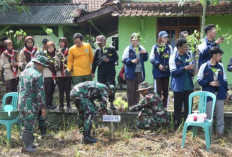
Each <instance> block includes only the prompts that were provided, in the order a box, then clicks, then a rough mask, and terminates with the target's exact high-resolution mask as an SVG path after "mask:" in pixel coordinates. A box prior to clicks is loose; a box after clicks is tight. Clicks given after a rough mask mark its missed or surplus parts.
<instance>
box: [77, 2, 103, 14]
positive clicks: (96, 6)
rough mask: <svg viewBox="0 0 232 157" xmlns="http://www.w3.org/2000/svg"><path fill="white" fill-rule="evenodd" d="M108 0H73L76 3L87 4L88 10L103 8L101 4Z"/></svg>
mask: <svg viewBox="0 0 232 157" xmlns="http://www.w3.org/2000/svg"><path fill="white" fill-rule="evenodd" d="M106 1H107V0H73V3H74V4H87V5H88V7H87V8H88V11H89V12H91V11H95V10H98V9H100V8H101V5H102V4H103V3H105V2H106Z"/></svg>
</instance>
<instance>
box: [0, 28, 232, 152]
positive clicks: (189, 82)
mask: <svg viewBox="0 0 232 157" xmlns="http://www.w3.org/2000/svg"><path fill="white" fill-rule="evenodd" d="M205 33H206V37H205V39H204V41H203V43H202V44H201V45H199V46H198V49H199V67H198V68H199V70H198V69H196V68H195V66H194V64H193V60H192V57H193V53H194V52H191V51H190V50H189V48H188V43H187V41H186V36H188V33H187V32H186V31H184V32H181V34H180V38H179V39H178V40H177V42H176V47H175V48H174V50H172V47H171V46H170V45H169V44H168V36H169V35H168V33H167V32H166V31H161V32H159V34H158V39H157V43H156V44H155V45H154V46H153V47H152V50H151V53H150V56H149V55H148V53H147V51H146V50H145V48H144V47H143V46H141V45H139V42H140V36H139V34H138V33H133V34H132V35H131V38H130V45H129V46H128V47H126V48H125V50H124V52H123V55H122V62H123V64H124V66H123V69H122V71H121V72H124V74H121V72H120V75H122V77H123V80H125V81H126V84H127V99H128V104H129V110H130V111H141V112H140V114H139V117H138V123H137V125H138V127H139V128H141V129H149V128H153V129H154V128H155V127H157V126H158V125H159V124H163V123H166V122H167V111H166V108H167V104H168V95H169V80H170V77H171V89H172V91H173V93H174V124H175V128H178V127H179V125H180V122H181V119H182V118H184V119H186V118H187V115H188V110H189V108H188V106H189V105H188V97H189V95H190V94H191V93H192V92H193V91H194V84H193V77H194V75H196V74H197V81H198V83H199V85H201V86H202V90H203V91H209V92H212V93H215V94H217V104H216V116H217V130H218V133H219V134H221V135H222V134H223V132H224V100H225V99H226V97H227V96H226V95H227V90H228V85H227V79H226V73H225V70H224V68H223V65H222V64H221V63H220V61H221V55H222V53H223V51H222V50H221V49H220V48H219V44H220V43H222V42H223V39H222V38H219V39H218V40H216V41H215V40H214V38H215V37H216V30H215V25H213V24H210V25H207V26H206V27H205ZM73 41H74V45H73V46H72V47H70V48H68V40H67V39H66V38H65V37H62V38H60V40H59V48H56V45H55V44H54V42H52V41H47V40H43V43H44V47H43V49H42V50H38V49H37V48H36V47H35V41H34V39H33V37H31V36H27V37H26V38H25V44H24V48H23V49H22V50H21V51H20V53H18V52H17V51H16V50H14V49H13V43H12V41H11V40H10V39H6V40H5V41H4V46H5V50H4V52H3V53H2V55H1V60H0V65H1V66H0V67H1V70H3V71H4V72H3V74H4V80H5V86H6V92H15V91H17V85H18V81H19V106H20V110H21V111H22V112H21V115H20V116H21V119H23V124H24V125H23V126H24V132H23V136H22V140H23V142H24V144H25V147H24V148H25V149H26V151H35V149H34V148H33V147H34V146H35V144H34V143H33V139H34V137H33V134H32V133H33V130H34V124H35V122H36V119H37V118H38V120H39V128H40V129H41V133H42V134H46V124H45V120H44V116H45V114H46V110H45V109H55V108H56V107H57V106H56V105H53V94H54V91H55V85H56V84H57V85H58V88H59V102H60V106H59V109H60V110H64V93H65V94H66V102H67V110H71V105H70V101H71V99H72V100H73V101H74V102H75V105H76V107H77V109H78V111H79V126H80V127H83V135H84V142H86V143H95V142H96V139H94V138H93V137H91V136H90V133H91V126H92V125H91V120H92V116H93V115H94V113H95V112H97V111H100V112H101V113H104V112H105V111H106V110H107V107H106V105H107V99H108V98H109V102H110V103H111V108H112V109H114V106H113V101H114V99H115V95H114V86H115V76H116V71H115V63H116V62H117V61H118V54H117V52H116V50H115V48H114V47H111V46H107V45H106V38H105V37H104V36H103V35H100V36H97V37H96V43H97V44H98V46H99V48H98V49H97V50H96V52H95V54H94V53H93V51H92V48H91V46H90V44H88V43H84V42H83V35H82V34H80V33H75V34H74V36H73ZM149 58H150V62H151V64H152V65H153V70H152V74H153V79H154V90H153V91H152V90H151V87H149V86H148V84H147V83H145V82H143V81H145V66H144V65H145V62H147V61H148V59H149ZM97 68H98V72H97V80H98V82H99V83H97V82H94V81H92V80H93V78H94V77H95V71H96V69H97ZM229 68H231V66H230V67H228V69H229ZM231 69H232V68H231ZM197 71H198V73H197ZM215 75H216V76H215ZM18 78H19V79H18ZM72 82H73V83H74V85H75V86H74V87H73V89H72V90H71V83H72ZM142 82H143V83H142ZM139 92H141V94H142V95H143V96H144V97H143V98H142V101H141V102H140V103H139V100H140V93H139ZM70 93H71V94H70ZM156 93H157V94H156ZM96 99H98V100H99V101H100V107H96V105H95V104H94V100H96ZM183 106H184V113H183V114H182V112H181V111H182V107H183ZM211 108H212V100H210V99H209V100H208V103H207V117H208V118H210V117H211V116H212V115H211V114H210V113H211V111H210V110H211Z"/></svg>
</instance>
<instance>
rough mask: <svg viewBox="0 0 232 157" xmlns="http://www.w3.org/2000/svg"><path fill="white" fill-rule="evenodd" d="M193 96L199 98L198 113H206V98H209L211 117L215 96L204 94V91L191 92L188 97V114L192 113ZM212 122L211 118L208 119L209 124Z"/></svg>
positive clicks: (208, 93)
mask: <svg viewBox="0 0 232 157" xmlns="http://www.w3.org/2000/svg"><path fill="white" fill-rule="evenodd" d="M195 96H199V104H198V109H199V113H206V109H207V98H208V97H211V98H212V101H213V104H212V111H211V112H212V113H211V115H213V114H214V108H215V104H216V95H215V94H213V93H210V92H206V91H199V92H193V93H192V94H190V95H189V113H188V114H191V113H192V102H193V97H195ZM212 121H213V116H211V119H209V122H212Z"/></svg>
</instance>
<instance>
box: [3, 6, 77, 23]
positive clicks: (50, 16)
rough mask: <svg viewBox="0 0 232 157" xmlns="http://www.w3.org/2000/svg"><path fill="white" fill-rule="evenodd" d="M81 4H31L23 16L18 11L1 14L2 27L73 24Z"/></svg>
mask: <svg viewBox="0 0 232 157" xmlns="http://www.w3.org/2000/svg"><path fill="white" fill-rule="evenodd" d="M78 6H79V4H36V5H35V4H33V5H32V4H30V5H28V8H29V10H28V11H27V12H22V13H21V14H20V13H19V12H18V11H17V10H10V11H8V12H5V13H4V12H1V14H0V25H40V24H52V25H54V24H73V19H74V17H73V16H72V14H73V12H74V10H76V8H78Z"/></svg>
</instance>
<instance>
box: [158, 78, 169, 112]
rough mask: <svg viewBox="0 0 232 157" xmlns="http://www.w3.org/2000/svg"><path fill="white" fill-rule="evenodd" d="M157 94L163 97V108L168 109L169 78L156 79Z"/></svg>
mask: <svg viewBox="0 0 232 157" xmlns="http://www.w3.org/2000/svg"><path fill="white" fill-rule="evenodd" d="M156 87H157V93H158V94H159V96H160V97H161V98H162V96H163V100H162V101H163V107H164V108H167V101H168V92H169V90H168V87H169V77H165V78H159V79H156Z"/></svg>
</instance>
